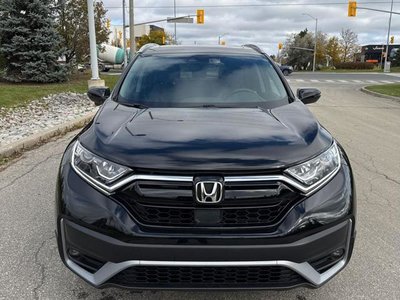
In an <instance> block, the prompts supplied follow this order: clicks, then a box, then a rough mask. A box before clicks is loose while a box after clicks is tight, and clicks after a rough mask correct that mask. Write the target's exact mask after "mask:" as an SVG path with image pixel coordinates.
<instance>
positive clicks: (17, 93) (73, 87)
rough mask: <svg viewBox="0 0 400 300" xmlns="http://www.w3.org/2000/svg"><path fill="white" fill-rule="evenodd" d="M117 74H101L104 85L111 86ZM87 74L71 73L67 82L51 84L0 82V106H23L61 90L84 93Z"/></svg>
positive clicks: (88, 77) (61, 91)
mask: <svg viewBox="0 0 400 300" xmlns="http://www.w3.org/2000/svg"><path fill="white" fill-rule="evenodd" d="M118 78H119V76H118V75H101V79H104V80H105V81H106V86H108V87H110V88H113V87H114V85H115V84H116V82H117V80H118ZM88 79H90V75H89V74H77V75H73V76H72V77H71V79H70V80H69V81H68V82H63V83H51V84H30V83H29V84H28V83H23V84H21V83H7V82H0V107H12V106H23V105H25V104H27V103H28V102H30V101H32V100H35V99H40V98H42V97H45V96H47V95H50V94H58V93H63V92H73V93H86V92H87V90H88V86H87V81H88Z"/></svg>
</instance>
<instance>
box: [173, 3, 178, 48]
mask: <svg viewBox="0 0 400 300" xmlns="http://www.w3.org/2000/svg"><path fill="white" fill-rule="evenodd" d="M174 18H176V0H174ZM174 40H175V45H176V44H178V39H177V38H176V23H174Z"/></svg>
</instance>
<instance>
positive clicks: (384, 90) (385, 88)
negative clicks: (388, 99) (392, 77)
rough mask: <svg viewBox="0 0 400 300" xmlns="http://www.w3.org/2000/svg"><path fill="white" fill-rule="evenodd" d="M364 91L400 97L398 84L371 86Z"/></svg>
mask: <svg viewBox="0 0 400 300" xmlns="http://www.w3.org/2000/svg"><path fill="white" fill-rule="evenodd" d="M366 89H367V90H369V91H372V92H376V93H380V94H384V95H389V96H395V97H400V84H384V85H371V86H367V87H366Z"/></svg>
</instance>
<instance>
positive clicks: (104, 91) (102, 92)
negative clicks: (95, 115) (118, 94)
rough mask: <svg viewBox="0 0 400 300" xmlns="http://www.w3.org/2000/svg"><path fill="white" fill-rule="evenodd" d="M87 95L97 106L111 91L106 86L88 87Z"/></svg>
mask: <svg viewBox="0 0 400 300" xmlns="http://www.w3.org/2000/svg"><path fill="white" fill-rule="evenodd" d="M87 95H88V97H89V99H90V100H92V101H93V102H94V104H95V105H96V106H99V105H102V104H103V103H104V101H106V100H107V98H108V97H110V95H111V91H110V88H108V87H92V88H90V89H89V91H88V93H87Z"/></svg>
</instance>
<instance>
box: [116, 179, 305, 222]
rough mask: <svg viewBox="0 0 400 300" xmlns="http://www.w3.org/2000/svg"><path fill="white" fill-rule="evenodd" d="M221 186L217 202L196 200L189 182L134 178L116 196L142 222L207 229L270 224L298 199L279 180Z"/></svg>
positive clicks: (276, 220)
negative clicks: (220, 197)
mask: <svg viewBox="0 0 400 300" xmlns="http://www.w3.org/2000/svg"><path fill="white" fill-rule="evenodd" d="M224 187H225V194H224V200H223V201H222V202H220V203H218V204H200V203H197V202H196V201H195V200H194V196H193V184H192V183H191V182H159V181H144V180H143V181H136V182H135V183H133V184H131V185H130V186H129V187H127V188H125V189H124V190H122V191H119V192H117V193H116V195H115V197H116V200H118V201H119V202H121V203H122V204H123V205H124V206H125V207H126V208H127V209H128V210H129V211H130V212H131V213H132V215H133V216H134V217H135V218H136V219H137V220H138V221H139V222H140V223H142V224H144V225H151V226H169V227H208V228H209V227H218V228H224V227H255V226H258V227H259V226H272V225H274V224H277V223H278V222H279V221H280V220H281V219H282V218H283V216H284V215H285V214H286V213H287V211H288V210H289V209H290V208H291V207H293V205H294V204H295V203H297V202H299V201H300V200H301V195H300V194H299V193H297V192H295V191H293V190H291V189H290V188H288V187H287V186H285V185H283V184H282V183H279V182H272V183H271V182H237V183H236V182H235V183H231V182H230V183H225V186H224Z"/></svg>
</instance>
